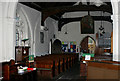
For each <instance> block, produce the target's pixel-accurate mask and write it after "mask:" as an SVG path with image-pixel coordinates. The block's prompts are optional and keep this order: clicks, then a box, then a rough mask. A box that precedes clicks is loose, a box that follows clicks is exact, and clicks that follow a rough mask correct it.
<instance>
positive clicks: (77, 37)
mask: <svg viewBox="0 0 120 81" xmlns="http://www.w3.org/2000/svg"><path fill="white" fill-rule="evenodd" d="M85 15H88V12H68V13H65V14H64V15H63V18H69V17H70V18H74V17H83V16H85ZM90 15H91V16H101V11H94V12H93V11H91V12H90ZM104 15H106V16H110V14H109V13H104ZM102 22H103V24H102V26H103V27H104V28H105V32H110V33H111V32H112V23H110V22H108V21H102ZM100 26H101V21H94V34H81V22H80V21H77V22H70V23H68V24H65V25H64V26H63V27H62V30H61V31H60V32H59V34H58V35H57V37H58V39H60V40H61V41H76V42H77V45H78V46H79V45H80V43H81V41H82V40H83V38H84V37H86V36H91V37H92V38H93V39H94V40H95V39H96V33H98V30H99V27H100ZM66 27H67V32H68V34H65V32H66Z"/></svg>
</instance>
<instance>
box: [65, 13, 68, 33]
mask: <svg viewBox="0 0 120 81" xmlns="http://www.w3.org/2000/svg"><path fill="white" fill-rule="evenodd" d="M66 17H67V18H68V16H67V14H66ZM65 34H68V32H67V24H66V31H65Z"/></svg>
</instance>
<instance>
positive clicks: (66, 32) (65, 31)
mask: <svg viewBox="0 0 120 81" xmlns="http://www.w3.org/2000/svg"><path fill="white" fill-rule="evenodd" d="M65 34H68V32H67V26H66V31H65Z"/></svg>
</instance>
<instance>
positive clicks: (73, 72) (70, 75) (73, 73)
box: [56, 63, 85, 81]
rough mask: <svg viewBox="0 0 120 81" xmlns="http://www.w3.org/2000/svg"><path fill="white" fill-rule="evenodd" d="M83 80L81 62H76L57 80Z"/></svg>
mask: <svg viewBox="0 0 120 81" xmlns="http://www.w3.org/2000/svg"><path fill="white" fill-rule="evenodd" d="M80 79H81V81H83V80H85V79H84V77H80V63H76V64H75V65H74V66H73V67H72V68H70V69H69V70H67V71H66V72H64V74H63V75H61V76H60V77H59V78H58V79H57V80H56V81H80Z"/></svg>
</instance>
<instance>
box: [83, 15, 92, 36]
mask: <svg viewBox="0 0 120 81" xmlns="http://www.w3.org/2000/svg"><path fill="white" fill-rule="evenodd" d="M81 34H94V20H93V18H92V17H91V16H90V15H86V16H84V17H83V18H82V20H81Z"/></svg>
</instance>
